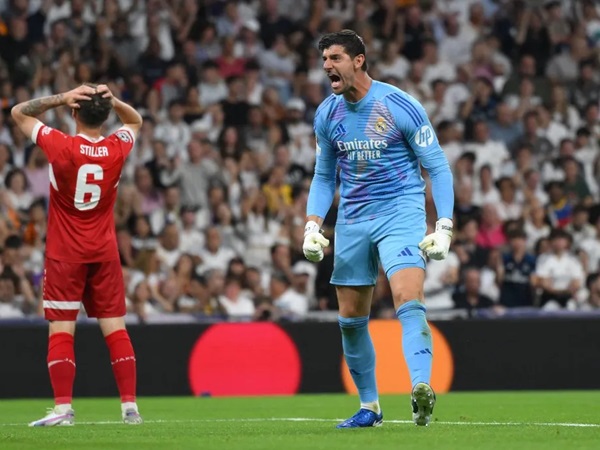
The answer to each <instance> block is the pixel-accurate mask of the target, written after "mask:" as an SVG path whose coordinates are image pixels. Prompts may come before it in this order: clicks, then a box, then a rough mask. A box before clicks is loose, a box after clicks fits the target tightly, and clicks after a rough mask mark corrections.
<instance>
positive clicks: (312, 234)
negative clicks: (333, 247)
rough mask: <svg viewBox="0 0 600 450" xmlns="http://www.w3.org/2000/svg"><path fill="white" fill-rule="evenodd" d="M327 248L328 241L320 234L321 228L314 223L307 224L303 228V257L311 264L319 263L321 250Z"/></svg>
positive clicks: (321, 256)
mask: <svg viewBox="0 0 600 450" xmlns="http://www.w3.org/2000/svg"><path fill="white" fill-rule="evenodd" d="M327 246H329V240H328V239H326V238H325V236H323V235H322V234H321V227H319V225H318V224H317V223H316V222H314V221H312V220H311V221H309V222H307V224H306V226H305V227H304V244H303V245H302V251H303V252H304V256H305V257H306V259H308V260H309V261H311V262H319V261H321V260H322V259H323V249H324V248H325V247H327Z"/></svg>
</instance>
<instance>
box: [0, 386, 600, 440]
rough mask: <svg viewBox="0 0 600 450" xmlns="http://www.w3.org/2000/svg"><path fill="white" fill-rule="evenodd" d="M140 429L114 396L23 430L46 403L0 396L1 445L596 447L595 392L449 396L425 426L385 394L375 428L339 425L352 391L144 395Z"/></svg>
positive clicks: (599, 414) (349, 408) (599, 416)
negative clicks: (55, 423) (64, 421)
mask: <svg viewBox="0 0 600 450" xmlns="http://www.w3.org/2000/svg"><path fill="white" fill-rule="evenodd" d="M138 404H139V406H140V411H141V413H142V415H143V417H144V419H145V421H146V423H145V424H143V425H141V426H127V425H124V424H122V423H121V422H120V408H119V403H118V400H117V399H76V400H75V403H74V405H73V406H74V408H75V411H76V425H75V426H74V427H54V428H28V427H27V423H28V422H29V421H32V420H35V419H38V418H40V417H42V416H43V415H44V413H45V408H46V407H48V406H51V402H49V401H48V400H3V401H0V449H2V450H9V449H10V450H12V449H19V450H21V449H23V450H24V449H32V450H33V449H35V450H54V449H57V450H70V449H78V450H79V449H103V450H104V449H110V450H120V449H135V450H146V449H168V450H171V449H173V450H179V449H219V450H232V449H235V450H237V449H240V450H241V449H243V450H252V449H261V450H271V449H273V450H292V449H310V450H317V449H327V450H330V449H343V450H351V449H361V450H363V449H364V450H367V449H368V450H371V449H396V448H397V449H403V450H405V449H406V450H408V449H419V450H423V449H425V450H428V449H431V450H438V449H444V450H445V449H457V450H458V449H460V450H464V449H478V450H488V449H511V450H514V449H527V450H533V449H544V450H554V449H569V450H576V449H600V408H598V405H599V404H600V392H581V391H578V392H535V393H534V392H519V393H515V392H510V393H506V392H502V393H487V392H485V393H451V394H445V395H440V396H438V403H437V406H436V409H435V414H434V421H433V422H432V423H431V425H430V426H429V427H427V428H425V427H415V426H414V425H412V423H411V422H410V421H409V420H410V417H411V415H410V412H411V411H410V407H409V398H408V396H384V397H383V398H382V400H381V404H382V407H383V412H384V425H383V427H380V428H369V429H358V430H337V429H335V425H336V423H337V422H338V419H343V418H346V417H348V416H350V415H352V414H353V413H354V412H355V411H356V410H357V407H358V400H357V398H356V397H351V396H347V395H300V396H295V397H263V398H256V397H255V398H193V397H186V398H165V397H159V398H141V399H139V401H138Z"/></svg>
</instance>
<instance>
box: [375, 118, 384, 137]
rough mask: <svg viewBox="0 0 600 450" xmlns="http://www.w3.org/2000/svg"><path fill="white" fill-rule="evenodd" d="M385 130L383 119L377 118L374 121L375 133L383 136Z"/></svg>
mask: <svg viewBox="0 0 600 450" xmlns="http://www.w3.org/2000/svg"><path fill="white" fill-rule="evenodd" d="M386 129H387V125H386V124H385V119H384V118H383V117H378V118H377V120H376V121H375V131H377V132H378V133H379V134H383V133H385V130H386Z"/></svg>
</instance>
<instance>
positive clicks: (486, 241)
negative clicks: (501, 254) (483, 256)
mask: <svg viewBox="0 0 600 450" xmlns="http://www.w3.org/2000/svg"><path fill="white" fill-rule="evenodd" d="M476 242H477V245H480V246H481V247H483V248H487V249H491V248H496V247H499V246H501V245H503V244H504V243H505V242H506V237H505V235H504V230H503V227H502V221H501V219H500V216H499V214H498V209H497V208H496V205H484V206H483V208H482V214H481V226H480V228H479V232H478V233H477V238H476Z"/></svg>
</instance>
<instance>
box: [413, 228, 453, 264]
mask: <svg viewBox="0 0 600 450" xmlns="http://www.w3.org/2000/svg"><path fill="white" fill-rule="evenodd" d="M451 240H452V221H451V220H450V219H446V218H442V219H439V220H438V221H437V222H436V224H435V232H433V233H431V234H428V235H427V236H425V239H423V240H422V241H421V242H420V243H419V248H420V249H421V250H423V251H424V252H425V253H426V254H427V256H429V257H430V258H431V259H436V260H442V259H444V258H446V256H448V250H450V241H451Z"/></svg>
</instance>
